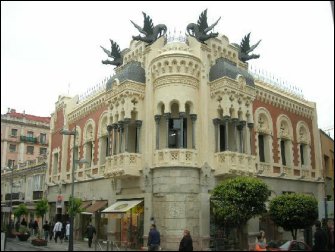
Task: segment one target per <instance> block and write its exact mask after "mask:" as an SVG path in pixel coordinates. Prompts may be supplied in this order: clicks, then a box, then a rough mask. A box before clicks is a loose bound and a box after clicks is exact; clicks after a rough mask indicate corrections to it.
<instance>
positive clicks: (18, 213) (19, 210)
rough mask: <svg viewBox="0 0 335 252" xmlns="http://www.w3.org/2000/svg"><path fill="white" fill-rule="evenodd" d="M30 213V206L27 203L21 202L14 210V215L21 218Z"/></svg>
mask: <svg viewBox="0 0 335 252" xmlns="http://www.w3.org/2000/svg"><path fill="white" fill-rule="evenodd" d="M27 214H28V208H27V206H26V205H25V204H23V203H21V204H20V205H19V207H18V208H16V209H15V210H14V216H15V217H17V218H18V219H19V220H20V217H21V216H22V215H27Z"/></svg>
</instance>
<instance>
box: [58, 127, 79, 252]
mask: <svg viewBox="0 0 335 252" xmlns="http://www.w3.org/2000/svg"><path fill="white" fill-rule="evenodd" d="M60 133H61V134H62V135H72V136H73V153H72V179H71V181H72V182H71V198H72V201H71V203H72V206H71V208H72V209H73V207H74V206H73V203H74V200H73V196H74V166H75V160H74V159H75V153H74V151H75V148H76V135H77V130H76V125H74V130H73V131H69V130H67V129H62V130H61V131H60ZM73 223H74V216H73V211H72V212H71V214H70V236H69V248H68V251H73Z"/></svg>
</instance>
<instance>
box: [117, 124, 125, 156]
mask: <svg viewBox="0 0 335 252" xmlns="http://www.w3.org/2000/svg"><path fill="white" fill-rule="evenodd" d="M118 126H119V139H120V142H119V153H122V133H123V126H124V125H123V121H119V123H118Z"/></svg>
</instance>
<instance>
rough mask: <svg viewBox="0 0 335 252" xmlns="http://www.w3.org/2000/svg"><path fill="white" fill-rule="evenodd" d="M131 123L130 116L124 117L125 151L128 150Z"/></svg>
mask: <svg viewBox="0 0 335 252" xmlns="http://www.w3.org/2000/svg"><path fill="white" fill-rule="evenodd" d="M129 123H130V118H125V119H124V128H125V136H124V151H125V152H128V138H129V137H128V133H129Z"/></svg>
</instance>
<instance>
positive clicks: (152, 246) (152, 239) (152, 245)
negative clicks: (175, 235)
mask: <svg viewBox="0 0 335 252" xmlns="http://www.w3.org/2000/svg"><path fill="white" fill-rule="evenodd" d="M160 245H161V235H160V233H159V232H158V230H157V229H156V225H155V224H151V227H150V232H149V236H148V250H149V251H158V250H159V247H160Z"/></svg>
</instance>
